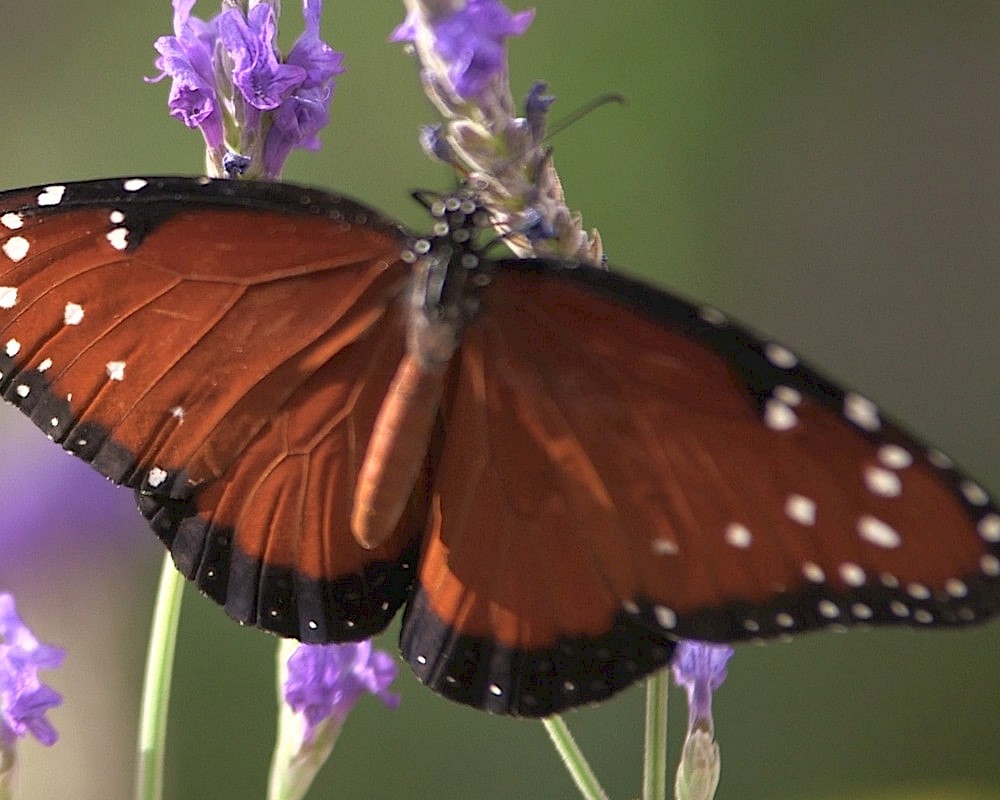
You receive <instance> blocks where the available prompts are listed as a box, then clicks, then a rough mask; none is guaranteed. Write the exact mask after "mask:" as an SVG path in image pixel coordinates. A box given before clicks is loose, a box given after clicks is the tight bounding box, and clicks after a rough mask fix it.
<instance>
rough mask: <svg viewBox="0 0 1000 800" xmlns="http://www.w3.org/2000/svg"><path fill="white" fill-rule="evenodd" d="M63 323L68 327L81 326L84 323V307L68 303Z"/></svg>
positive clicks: (64, 311)
mask: <svg viewBox="0 0 1000 800" xmlns="http://www.w3.org/2000/svg"><path fill="white" fill-rule="evenodd" d="M63 322H64V323H65V324H67V325H79V324H80V323H81V322H83V306H81V305H80V304H79V303H67V304H66V308H64V309H63Z"/></svg>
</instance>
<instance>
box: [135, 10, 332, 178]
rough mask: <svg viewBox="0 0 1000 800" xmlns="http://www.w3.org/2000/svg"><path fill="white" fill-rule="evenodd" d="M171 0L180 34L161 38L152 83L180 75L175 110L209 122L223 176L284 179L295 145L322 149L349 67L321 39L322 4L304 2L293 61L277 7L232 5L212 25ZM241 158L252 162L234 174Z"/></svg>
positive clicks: (189, 120)
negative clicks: (338, 81)
mask: <svg viewBox="0 0 1000 800" xmlns="http://www.w3.org/2000/svg"><path fill="white" fill-rule="evenodd" d="M172 3H173V7H174V35H173V36H163V37H160V38H159V39H158V40H157V41H156V43H155V47H156V50H157V52H159V53H160V57H159V58H157V60H156V66H157V68H158V69H159V70H160V74H159V75H158V76H157V77H156V78H153V79H152V80H154V81H158V80H161V79H163V78H164V77H167V76H169V77H170V78H171V79H172V80H173V85H172V87H171V90H170V97H169V100H168V104H169V107H170V113H171V115H172V116H174V117H177V118H178V119H180V120H182V121H183V122H184V123H185V124H186V125H187V126H188V127H191V128H194V127H198V128H201V131H202V134H203V136H204V137H205V143H206V144H207V145H208V161H209V164H210V166H211V168H212V171H213V172H214V173H215V174H217V175H222V174H226V175H228V176H229V177H239V176H240V175H244V176H245V177H252V178H256V177H264V178H271V179H274V178H278V177H279V176H280V174H281V169H282V167H283V165H284V162H285V160H286V159H287V157H288V154H289V153H290V152H291V151H292V149H293V148H295V147H303V148H307V149H313V150H315V149H316V148H318V147H319V139H318V137H317V133H318V132H319V130H320V129H321V128H322V127H323V126H324V125H325V124H326V123H327V121H328V120H329V111H328V109H329V106H330V101H331V99H332V98H333V91H334V88H335V82H334V76H335V75H338V74H340V73H341V72H343V67H342V66H341V62H342V56H341V54H340V53H337V52H336V51H334V50H333V49H332V48H331V47H330V46H329V45H327V44H326V43H325V42H323V41H322V40H321V39H320V38H319V20H320V14H321V13H322V10H323V3H322V0H303V15H304V18H305V29H304V31H303V33H302V35H301V36H300V37H299V39H298V40H297V41H296V42H295V44H294V45H293V46H292V49H291V50H290V51H289V53H288V56H287V57H283V56H282V54H281V52H280V51H279V50H278V47H277V29H278V20H277V15H278V11H277V8H278V6H277V4H276V3H258V4H257V5H254V6H253V7H252V8H251V9H250V10H249V11H248V12H245V11H244V10H243V9H241V8H237V7H233V6H229V7H227V8H225V9H224V10H223V11H222V12H221V13H220V14H218V15H216V16H215V17H213V18H212V19H210V20H208V21H205V20H200V19H198V18H197V17H193V16H191V9H192V8H193V6H194V0H172ZM233 154H236V155H237V156H239V157H240V158H241V159H249V163H248V165H246V166H245V167H244V168H243V171H242V172H240V171H239V170H233V171H227V169H226V165H231V164H233V163H236V162H234V161H233V158H232V155H233ZM238 163H240V164H241V165H243V164H245V162H244V161H242V160H240V161H239V162H238Z"/></svg>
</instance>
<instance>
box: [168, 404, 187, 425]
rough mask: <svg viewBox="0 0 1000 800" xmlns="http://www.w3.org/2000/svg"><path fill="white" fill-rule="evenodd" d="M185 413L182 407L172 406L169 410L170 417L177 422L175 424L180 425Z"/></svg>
mask: <svg viewBox="0 0 1000 800" xmlns="http://www.w3.org/2000/svg"><path fill="white" fill-rule="evenodd" d="M186 413H187V412H186V411H185V410H184V408H183V406H174V407H173V408H171V409H170V416H172V417H173V418H174V419H175V420H177V424H180V423H182V422H183V421H184V415H185V414H186Z"/></svg>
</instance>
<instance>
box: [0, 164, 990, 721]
mask: <svg viewBox="0 0 1000 800" xmlns="http://www.w3.org/2000/svg"><path fill="white" fill-rule="evenodd" d="M428 205H429V206H430V207H431V210H432V213H433V215H434V216H435V219H436V226H435V235H434V236H433V237H429V238H412V237H410V236H409V235H408V234H407V233H406V232H405V231H404V230H403V229H402V228H401V227H400V226H399V225H397V224H396V223H394V222H392V221H391V220H388V219H386V218H384V217H382V216H380V215H379V214H378V213H377V212H375V211H373V210H372V209H369V208H367V207H365V206H363V205H361V204H358V203H356V202H353V201H351V200H347V199H345V198H343V197H338V196H334V195H330V194H326V193H323V192H320V191H316V190H313V189H305V188H302V187H298V186H292V185H288V184H265V183H254V182H230V181H215V180H210V179H207V178H148V179H145V178H132V179H112V180H100V181H90V182H83V183H71V184H65V185H50V186H39V187H35V188H32V189H21V190H16V191H11V192H6V193H2V194H0V373H2V374H0V391H2V393H3V396H4V397H5V398H6V399H7V400H9V401H10V402H12V403H14V404H15V405H16V406H17V407H18V408H20V409H21V411H22V412H24V413H25V414H27V415H28V416H29V417H30V418H31V419H32V420H33V421H34V422H35V424H36V425H38V426H39V427H40V428H42V429H43V430H44V431H45V432H46V433H47V435H48V436H49V438H51V439H53V440H54V441H56V442H58V443H59V444H60V445H61V446H62V447H63V448H65V449H66V450H68V451H69V452H71V453H74V454H75V455H77V456H79V457H80V458H82V459H84V460H85V461H87V462H89V463H90V464H91V465H92V466H93V467H94V468H96V469H97V470H99V471H100V472H101V473H103V474H104V475H106V476H107V477H109V478H111V479H112V480H114V481H115V482H117V483H120V484H123V485H126V486H129V487H132V488H133V489H134V490H135V493H136V496H137V498H138V501H139V508H140V511H141V512H142V513H143V515H144V516H145V517H146V518H147V519H148V520H149V523H150V525H151V526H152V528H153V530H154V531H155V532H156V533H157V535H158V536H159V537H160V538H161V539H162V540H163V541H164V543H165V544H166V545H167V547H169V548H170V551H171V553H172V555H173V559H174V561H175V563H176V564H177V567H178V568H179V569H180V570H181V572H183V574H184V575H185V576H187V577H188V578H190V579H191V580H193V581H194V582H195V583H196V584H197V586H198V587H199V588H200V589H201V590H202V592H204V593H205V594H207V595H208V596H209V597H211V598H213V599H214V600H216V601H217V602H218V603H220V604H222V605H223V606H224V608H225V610H226V612H227V613H228V614H229V615H230V616H232V617H233V618H235V619H237V620H239V621H240V622H243V623H250V624H254V625H257V626H259V627H261V628H264V629H266V630H269V631H273V632H275V633H278V634H280V635H283V636H291V637H295V638H298V639H301V640H302V641H306V642H328V641H346V640H355V639H361V638H365V637H368V636H371V635H372V634H375V633H377V632H379V631H381V630H382V629H383V628H384V627H385V626H386V625H387V624H388V622H389V620H390V619H391V618H392V616H393V615H394V614H395V613H396V611H397V610H398V609H399V608H400V607H401V606H402V605H404V604H406V610H405V615H404V620H403V629H402V636H401V640H402V641H401V645H402V651H403V655H404V657H405V658H406V660H407V661H408V662H409V663H410V665H411V666H412V667H413V669H414V670H415V672H416V674H417V676H418V677H419V678H420V679H421V680H422V681H423V682H425V683H426V684H428V685H429V686H430V687H431V688H433V689H434V690H436V691H438V692H440V693H442V694H443V695H445V696H447V697H449V698H451V699H454V700H457V701H460V702H463V703H467V704H469V705H472V706H476V707H479V708H483V709H486V710H489V711H493V712H499V713H506V714H519V715H528V716H542V715H546V714H550V713H553V712H555V711H558V710H560V709H563V708H566V707H570V706H574V705H578V704H581V703H585V702H590V701H596V700H599V699H602V698H604V697H607V696H608V695H610V694H612V693H613V692H615V691H617V690H619V689H621V688H623V687H625V686H627V685H629V684H630V683H632V682H634V681H635V680H636V679H638V678H639V677H641V676H642V675H645V674H647V673H649V672H650V671H652V670H654V669H657V668H659V667H661V666H662V665H664V664H665V663H667V662H668V661H669V659H670V656H671V654H672V652H673V648H674V644H675V642H676V640H677V639H678V638H680V637H685V638H695V639H706V640H716V641H723V640H725V641H732V640H742V639H750V638H756V637H773V636H778V635H783V634H788V633H792V632H795V631H804V630H809V629H814V628H822V627H828V626H834V625H851V624H858V623H872V624H911V625H915V626H934V625H962V624H967V623H972V622H976V621H979V620H982V619H984V618H986V617H988V616H991V615H992V614H994V613H996V611H997V609H998V606H1000V591H998V588H1000V582H998V577H1000V513H998V511H997V508H996V506H995V505H994V504H993V502H992V501H991V499H990V497H989V495H988V494H987V492H986V491H985V489H984V488H983V487H981V486H980V485H979V484H977V483H975V482H974V481H972V480H971V479H969V478H968V477H966V476H965V475H963V474H962V473H961V472H959V471H958V470H957V469H956V468H955V466H954V465H953V464H952V462H951V461H950V460H949V459H948V458H947V456H945V455H944V454H943V453H942V452H940V451H939V450H936V449H933V448H928V447H927V446H925V445H924V444H922V443H920V442H919V441H917V440H916V439H914V438H913V437H912V436H910V435H909V434H908V433H906V432H905V431H904V430H903V429H902V428H900V427H899V426H898V425H897V424H895V423H894V422H892V421H891V420H890V419H888V418H887V417H886V416H885V415H884V414H883V413H882V412H881V411H880V409H879V408H878V407H877V406H876V405H875V404H874V403H872V402H871V401H870V400H869V399H867V398H866V397H864V396H862V395H860V394H857V393H854V392H850V391H845V390H843V389H841V388H838V387H837V386H835V385H834V384H832V383H831V382H830V381H828V380H827V379H826V378H824V377H823V376H821V375H820V374H819V373H817V372H816V371H814V370H813V369H811V368H810V367H808V366H806V365H805V364H803V363H802V362H801V361H800V360H799V359H798V358H797V357H796V356H795V355H794V354H793V353H792V352H791V351H790V350H789V349H787V348H786V347H784V346H783V345H781V344H779V343H777V342H775V341H770V340H767V339H764V338H759V337H757V336H755V335H754V334H752V333H750V332H748V331H747V330H746V329H744V328H743V327H741V326H739V325H737V324H735V323H733V322H731V321H730V320H728V319H727V318H726V317H725V316H724V315H723V314H722V313H720V312H719V311H717V310H715V309H712V308H708V307H704V306H697V305H692V304H690V303H687V302H685V301H683V300H681V299H679V298H677V297H675V296H673V295H671V294H668V293H666V292H663V291H660V290H658V289H655V288H653V287H651V286H648V285H646V284H643V283H640V282H638V281H636V280H633V279H630V278H627V277H625V276H623V275H620V274H617V273H616V272H614V271H611V272H608V271H604V270H600V269H595V268H592V267H588V266H585V265H581V264H575V263H568V262H562V261H558V260H546V259H505V260H504V259H501V260H494V259H490V258H487V257H486V256H485V255H484V253H483V251H482V249H481V248H479V247H477V245H476V243H475V232H476V229H477V228H478V227H482V226H483V225H484V224H485V220H484V212H483V210H482V209H481V208H479V207H478V206H477V204H476V203H475V200H474V197H473V196H471V195H469V194H467V193H460V194H459V195H458V196H456V197H452V198H444V199H441V200H439V201H435V202H432V203H428Z"/></svg>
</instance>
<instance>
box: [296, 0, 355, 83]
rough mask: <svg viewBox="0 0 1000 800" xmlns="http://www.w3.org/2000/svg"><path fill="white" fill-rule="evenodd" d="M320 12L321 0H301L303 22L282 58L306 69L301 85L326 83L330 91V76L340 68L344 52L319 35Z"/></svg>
mask: <svg viewBox="0 0 1000 800" xmlns="http://www.w3.org/2000/svg"><path fill="white" fill-rule="evenodd" d="M322 12H323V2H322V0H305V4H304V7H303V9H302V13H303V16H304V17H305V23H306V26H305V29H304V30H303V31H302V35H301V36H299V38H298V39H297V40H296V41H295V44H293V45H292V49H291V50H290V51H289V52H288V57H287V58H286V59H285V61H286V63H288V64H293V65H295V66H298V67H302V68H303V69H304V70H305V71H306V78H305V80H304V81H303V82H302V88H304V89H313V88H316V87H319V86H328V87H329V88H330V89H331V91H332V89H333V86H334V82H333V76H334V75H339V74H341V73H342V72H343V71H344V67H343V62H344V55H343V53H338V52H337V51H336V50H334V49H333V48H332V47H330V45H328V44H327V43H326V42H324V41H323V40H322V39H320V38H319V17H320V14H321V13H322Z"/></svg>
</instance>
